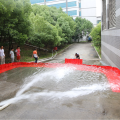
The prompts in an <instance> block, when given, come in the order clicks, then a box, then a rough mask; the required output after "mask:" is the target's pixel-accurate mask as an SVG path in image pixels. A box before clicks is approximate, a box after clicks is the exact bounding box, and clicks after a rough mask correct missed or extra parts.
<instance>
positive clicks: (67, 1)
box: [66, 0, 68, 14]
mask: <svg viewBox="0 0 120 120" xmlns="http://www.w3.org/2000/svg"><path fill="white" fill-rule="evenodd" d="M66 13H67V14H68V0H66Z"/></svg>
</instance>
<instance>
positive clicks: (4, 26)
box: [0, 0, 76, 48]
mask: <svg viewBox="0 0 120 120" xmlns="http://www.w3.org/2000/svg"><path fill="white" fill-rule="evenodd" d="M75 28H76V23H75V21H74V20H73V19H72V17H70V16H68V15H67V14H66V13H64V12H63V11H62V9H61V8H59V9H57V8H55V7H48V6H44V5H42V6H40V5H37V4H34V5H31V3H30V0H0V42H1V43H3V44H4V42H8V43H9V48H10V47H11V46H12V42H13V41H14V42H15V43H17V44H24V43H25V42H26V41H28V42H30V43H32V44H34V45H36V46H38V47H48V46H50V47H53V46H59V45H61V44H65V43H70V42H71V40H72V37H73V36H74V34H75Z"/></svg>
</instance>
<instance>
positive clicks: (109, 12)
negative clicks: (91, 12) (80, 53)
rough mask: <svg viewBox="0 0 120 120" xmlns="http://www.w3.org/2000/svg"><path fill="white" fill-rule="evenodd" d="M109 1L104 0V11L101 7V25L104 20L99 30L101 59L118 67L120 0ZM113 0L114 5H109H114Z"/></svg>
mask: <svg viewBox="0 0 120 120" xmlns="http://www.w3.org/2000/svg"><path fill="white" fill-rule="evenodd" d="M110 1H111V0H106V11H105V8H103V15H102V26H103V24H105V23H104V22H105V21H106V25H105V28H104V27H102V29H103V30H102V32H101V35H102V40H101V46H102V61H104V62H105V63H106V64H108V65H110V66H114V67H118V68H119V69H120V0H112V2H111V3H110ZM103 2H105V0H103ZM114 2H115V7H114V6H112V7H111V5H110V4H112V5H114ZM103 7H104V6H103ZM103 16H106V18H105V17H103ZM110 24H111V25H110Z"/></svg>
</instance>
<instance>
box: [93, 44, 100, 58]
mask: <svg viewBox="0 0 120 120" xmlns="http://www.w3.org/2000/svg"><path fill="white" fill-rule="evenodd" d="M94 47H95V49H96V51H97V52H98V54H99V56H100V58H101V48H99V47H97V46H94Z"/></svg>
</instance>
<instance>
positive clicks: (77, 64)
mask: <svg viewBox="0 0 120 120" xmlns="http://www.w3.org/2000/svg"><path fill="white" fill-rule="evenodd" d="M79 60H80V61H79ZM72 62H73V64H72ZM68 63H71V64H68ZM18 67H46V68H57V67H71V68H72V67H73V68H74V69H75V70H80V71H91V72H96V73H103V74H104V75H106V77H107V79H108V81H109V83H110V86H111V89H112V91H113V92H120V70H119V69H118V68H115V67H111V66H98V65H83V64H82V60H81V59H65V64H62V63H41V62H40V63H34V62H18V63H17V62H16V63H9V64H3V65H0V73H3V72H6V71H8V70H12V69H14V68H18Z"/></svg>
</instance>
